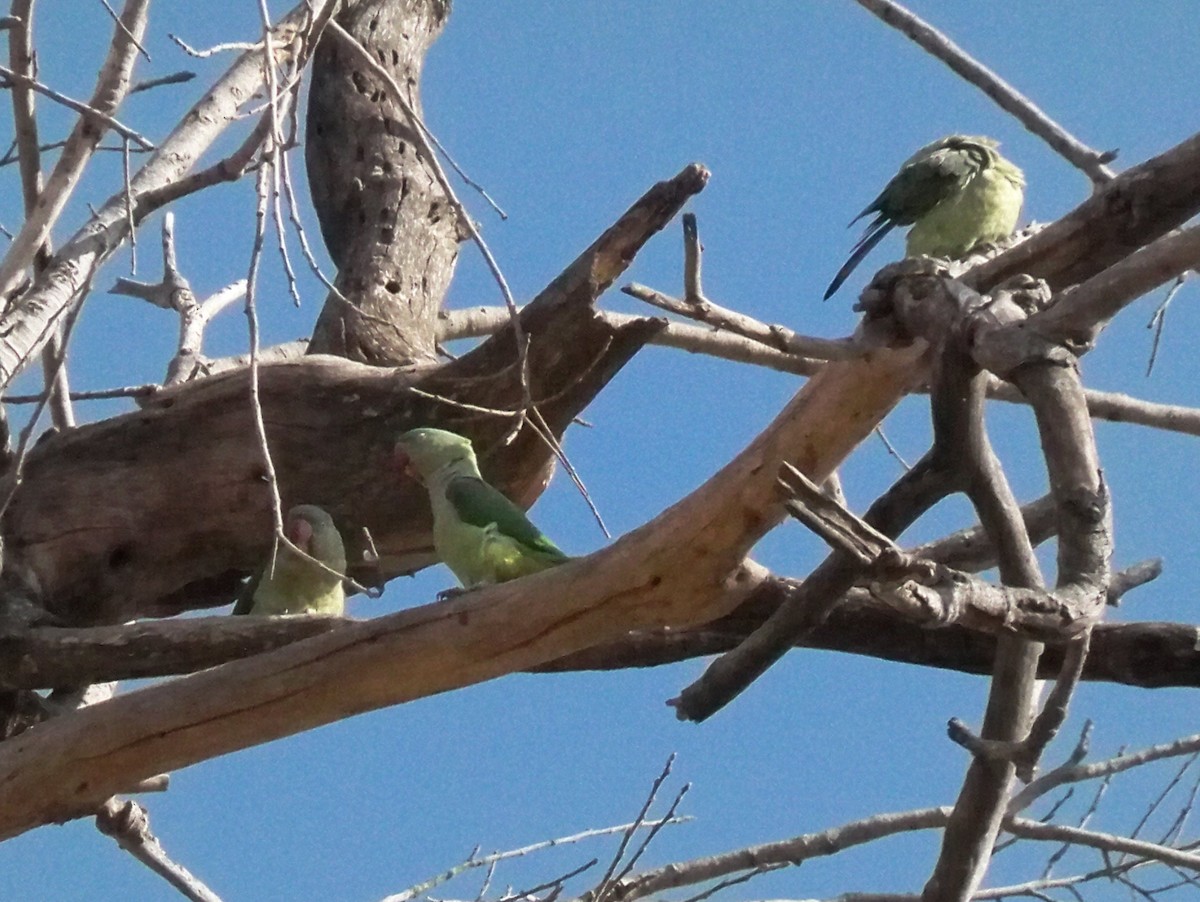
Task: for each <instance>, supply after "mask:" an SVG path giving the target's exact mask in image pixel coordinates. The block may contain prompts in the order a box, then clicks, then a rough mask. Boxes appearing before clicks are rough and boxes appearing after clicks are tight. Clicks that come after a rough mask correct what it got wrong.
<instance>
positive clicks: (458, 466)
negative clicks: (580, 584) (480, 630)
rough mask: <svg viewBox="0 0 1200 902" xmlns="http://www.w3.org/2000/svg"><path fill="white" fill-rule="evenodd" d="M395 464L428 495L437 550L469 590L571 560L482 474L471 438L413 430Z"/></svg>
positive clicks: (402, 442) (401, 443)
mask: <svg viewBox="0 0 1200 902" xmlns="http://www.w3.org/2000/svg"><path fill="white" fill-rule="evenodd" d="M395 460H396V464H397V466H399V467H400V468H401V469H402V470H403V471H404V472H407V473H410V474H412V475H415V476H416V477H417V478H419V479H420V480H421V481H422V482H423V483H424V484H425V487H426V488H427V489H428V490H429V502H430V505H431V506H432V508H433V547H434V550H435V551H436V552H437V555H438V557H439V558H440V559H441V560H442V562H443V563H445V564H446V566H448V567H449V568H450V569H451V570H452V571H453V572H454V575H455V576H457V577H458V580H459V582H461V583H462V584H463V586H464V587H466V588H468V589H473V588H475V587H476V586H486V585H491V584H494V583H503V582H508V581H509V580H510V579H517V578H518V577H521V576H525V575H527V574H530V573H537V572H538V571H539V570H545V569H547V568H548V567H553V566H555V565H556V564H561V563H563V562H564V561H566V560H568V557H567V556H566V555H565V554H563V553H562V551H560V550H559V549H558V546H556V545H555V544H554V543H553V542H551V541H550V540H549V539H548V538H546V536H545V535H543V534H542V532H541V531H540V530H539V529H538V528H537V527H536V526H534V525H533V524H532V523H530V522H529V519H528V518H527V517H526V516H525V514H524V512H522V510H521V509H520V508H519V507H517V506H516V505H515V504H513V503H512V502H511V501H509V500H508V499H507V498H505V497H504V496H503V495H502V494H500V492H499V491H497V490H496V489H495V488H493V487H492V486H490V485H488V484H487V483H486V482H484V480H483V477H482V476H480V474H479V465H478V463H477V462H476V460H475V451H474V449H473V448H472V447H471V441H470V439H467V438H464V437H463V436H461V435H458V434H456V433H453V432H447V431H446V430H444V429H429V428H423V429H413V430H410V431H408V432H406V433H404V434H403V435H401V436H400V438H399V439H398V440H397V442H396V451H395Z"/></svg>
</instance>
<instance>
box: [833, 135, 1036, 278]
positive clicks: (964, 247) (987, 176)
mask: <svg viewBox="0 0 1200 902" xmlns="http://www.w3.org/2000/svg"><path fill="white" fill-rule="evenodd" d="M998 146H999V145H998V144H997V143H996V142H995V141H993V140H992V139H991V138H984V137H980V136H972V135H950V136H949V137H947V138H942V139H941V140H940V141H934V142H933V143H932V144H929V145H927V146H925V147H922V148H921V149H920V150H918V151H917V152H916V153H915V154H913V155H912V156H911V157H909V158H908V159H907V160H906V161H905V162H904V165H903V166H901V167H900V171H899V172H897V173H896V174H895V176H893V177H892V180H891V181H890V182H888V183H887V186H886V187H885V188H884V189H883V191H882V192H881V193H880V195H879V197H877V198H875V200H874V201H872V202H871V204H870V206H868V207H867V208H866V209H865V210H863V211H862V212H861V213H859V214H858V215H857V216H855V217H854V219H853V220H851V222H850V224H851V225H854V223H856V222H858V221H859V220H860V219H862V218H863V217H864V216H867V215H869V214H871V213H875V214H877V215H876V216H875V218H874V219H873V220H871V223H870V225H868V226H867V228H866V231H865V232H863V236H862V238H860V239H859V240H858V243H857V244H855V245H854V250H853V251H852V252H851V254H850V259H849V260H847V261H846V263H845V265H844V266H842V268H841V269H839V270H838V274H837V275H836V276H834V277H833V281H832V282H830V283H829V288H827V289H826V290H825V299H826V300H828V299H829V297H830V296H831V295H832V294H833V293H834V292H835V291H837V290H838V288H840V287H841V285H842V283H843V282H844V281H846V277H847V276H849V275H850V273H851V272H853V271H854V267H856V266H858V264H859V263H861V262H862V259H863V257H865V256H866V255H867V254H868V253H869V252H870V251H871V248H873V247H874V246H875V245H876V244H878V243H879V241H880V239H881V238H883V236H884V235H886V234H887V233H888V232H890V231H891V230H892V228H893V227H894V226H898V225H901V226H905V225H911V226H912V228H911V229H910V230H909V232H908V241H907V244H906V248H905V250H906V253H907V255H908V256H910V257H915V256H917V255H918V254H926V255H928V256H930V257H949V258H951V259H953V258H956V257H962V256H965V255H966V254H967V252H968V251H970V250H971V249H972V248H973V247H975V245H977V244H983V243H985V242H990V241H999V240H1000V239H1002V238H1007V237H1008V236H1009V235H1011V234H1012V231H1013V229H1014V228H1016V225H1017V217H1018V216H1019V215H1020V213H1021V202H1022V201H1023V200H1024V198H1025V177H1024V175H1023V174H1022V173H1021V170H1020V169H1018V168H1017V167H1016V166H1014V165H1013V164H1012V163H1010V162H1009V161H1008V160H1006V159H1004V157H1002V156H1000V154H999V153H998V152H997V150H996V148H997V147H998Z"/></svg>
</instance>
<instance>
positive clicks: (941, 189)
mask: <svg viewBox="0 0 1200 902" xmlns="http://www.w3.org/2000/svg"><path fill="white" fill-rule="evenodd" d="M979 168H980V161H979V159H978V156H977V155H976V154H974V153H972V151H971V149H970V148H969V147H965V146H957V145H952V146H950V147H941V148H938V149H937V150H935V151H932V152H931V153H927V154H924V155H922V156H919V157H917V158H916V159H914V160H911V161H909V162H908V163H906V164H905V165H904V166H903V167H901V169H900V171H899V172H897V173H896V175H895V176H894V177H893V178H892V180H891V181H890V182H888V183H887V187H886V188H884V189H883V191H882V192H881V193H880V195H879V197H877V198H876V199H875V203H874V204H872V205H871V206H870V207H868V208H867V209H866V210H864V211H863V214H862V215H866V214H867V213H871V212H876V211H877V212H878V213H879V215H880V216H883V217H886V218H887V219H890V220H891V221H892V222H894V223H895V224H896V225H912V224H913V223H914V222H916V221H917V220H918V219H920V218H921V217H922V216H924V215H925V214H926V213H928V212H929V211H930V210H932V209H933V208H934V207H936V206H937V205H938V204H940V203H941V202H942V201H944V200H945V199H946V198H948V197H950V196H951V195H952V194H953V193H954V192H955V191H957V190H959V189H961V188H962V186H963V185H965V184H966V183H967V181H969V180H970V178H971V176H972V175H974V174H975V173H976V172H978V171H979Z"/></svg>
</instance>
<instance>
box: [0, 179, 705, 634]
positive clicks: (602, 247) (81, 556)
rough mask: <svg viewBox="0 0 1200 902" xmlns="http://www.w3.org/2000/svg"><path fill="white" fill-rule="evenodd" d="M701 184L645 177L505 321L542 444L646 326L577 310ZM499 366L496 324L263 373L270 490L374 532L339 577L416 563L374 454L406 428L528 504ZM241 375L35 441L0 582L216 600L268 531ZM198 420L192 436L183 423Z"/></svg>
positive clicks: (141, 599) (502, 347)
mask: <svg viewBox="0 0 1200 902" xmlns="http://www.w3.org/2000/svg"><path fill="white" fill-rule="evenodd" d="M707 177H708V173H707V172H706V171H705V170H704V168H703V167H701V166H698V165H693V166H689V167H687V168H685V169H684V170H683V171H682V172H680V173H679V174H678V175H677V176H676V177H675V178H673V179H670V180H668V181H665V182H662V183H660V184H658V185H656V186H654V187H653V188H651V189H650V191H648V192H647V193H646V194H645V195H644V196H643V197H642V198H640V199H639V200H638V201H637V202H636V203H635V204H634V205H633V206H632V207H631V208H630V209H629V210H628V211H626V213H625V214H624V215H623V216H622V217H621V218H620V219H618V220H617V222H616V223H614V224H613V225H612V226H611V227H610V228H609V229H608V230H607V231H605V232H604V233H603V234H602V235H601V236H600V237H599V238H598V239H597V240H596V242H594V243H593V245H592V246H591V247H590V248H588V249H587V250H586V251H585V252H584V253H583V254H582V255H580V257H579V258H578V259H577V260H575V261H574V262H573V263H572V264H571V265H570V266H569V267H568V268H567V269H566V270H564V272H563V273H562V274H560V275H559V276H558V278H556V279H555V280H554V281H553V282H552V283H551V284H550V285H549V286H548V287H547V288H546V289H545V290H544V291H543V292H542V293H541V294H540V295H539V296H538V297H537V298H536V299H535V300H534V301H532V302H531V303H530V304H528V305H527V306H526V308H525V310H524V311H523V313H522V314H521V323H522V328H523V330H524V332H525V334H526V335H527V336H529V338H530V341H531V344H530V349H529V364H530V373H529V379H528V385H529V387H530V389H531V390H532V395H533V400H534V401H535V402H536V403H537V405H538V408H539V410H540V412H541V414H542V416H543V417H545V419H546V421H547V422H548V424H549V428H550V429H551V431H553V432H554V434H555V435H556V436H560V435H561V434H562V432H563V431H564V430H565V429H566V427H567V425H568V424H569V423H570V422H571V421H572V419H573V418H574V417H575V416H576V415H577V414H578V413H579V412H580V411H581V410H582V409H583V408H584V407H585V406H586V405H587V403H588V402H589V401H590V400H591V398H592V397H594V396H595V394H596V392H598V391H599V390H600V389H601V388H602V387H603V386H604V385H605V384H606V383H607V381H608V380H609V379H610V378H611V377H612V376H613V374H614V373H616V371H617V370H618V369H620V368H621V366H623V365H624V363H625V362H626V361H627V360H628V359H629V357H630V356H632V354H633V353H635V352H636V351H637V349H638V348H640V347H641V346H642V345H643V344H644V343H645V342H646V340H647V339H648V338H649V337H650V336H651V335H653V334H654V333H655V332H656V331H657V330H658V329H659V328H661V322H660V321H655V320H635V321H632V322H629V323H627V324H625V325H622V326H619V327H617V328H613V327H611V326H610V325H608V324H607V323H606V322H604V321H603V320H602V319H600V318H598V317H596V316H595V315H594V312H593V309H592V303H593V301H594V300H595V299H596V297H597V296H598V295H599V294H600V292H602V291H603V290H604V289H605V288H607V287H608V286H609V285H610V284H611V283H612V281H613V280H614V279H615V278H617V277H618V276H619V275H620V274H621V272H622V271H623V270H624V269H625V267H626V266H627V265H628V264H629V262H630V261H631V260H632V259H633V257H634V256H635V254H636V253H637V252H638V250H639V249H640V248H641V246H642V245H643V244H644V243H645V242H646V241H647V240H648V239H649V238H650V236H652V235H653V234H654V233H655V232H657V231H658V230H659V229H661V228H662V226H663V225H665V224H666V223H667V222H668V221H669V220H670V219H671V217H672V216H674V215H675V214H676V213H677V212H678V210H679V208H680V207H681V206H682V205H683V204H684V203H685V202H686V200H687V199H688V198H689V197H691V196H692V195H694V194H695V193H696V192H698V191H700V190H701V189H702V188H703V187H704V184H705V182H706V180H707ZM515 360H516V348H515V345H514V341H513V333H512V330H511V328H510V329H506V330H504V331H502V332H500V333H498V334H497V335H495V336H493V337H492V338H490V339H489V340H487V341H486V342H484V343H483V344H481V345H479V346H478V347H477V348H475V349H474V350H472V351H471V352H470V353H468V354H466V355H464V356H463V357H461V358H459V359H458V360H456V361H453V362H452V363H450V364H447V365H445V366H440V367H425V368H415V369H410V370H388V369H383V368H379V367H368V366H364V365H362V364H356V363H353V362H351V361H346V360H341V359H337V358H330V357H323V356H313V357H310V358H306V359H304V360H301V361H295V362H287V363H280V364H273V365H267V366H263V367H261V368H260V372H259V383H260V385H259V388H260V396H261V399H262V404H263V410H264V415H265V419H266V425H267V433H268V439H269V442H270V448H271V454H272V458H273V460H274V464H275V467H276V469H277V471H278V473H279V478H280V484H281V488H282V491H283V494H284V500H285V501H286V502H287V503H288V504H292V503H300V502H303V503H312V504H320V505H321V506H323V507H325V508H326V509H327V510H329V511H330V513H331V514H333V516H334V519H335V520H336V521H337V523H338V526H339V527H340V528H341V529H342V533H343V535H345V536H348V537H349V536H355V537H357V536H360V535H361V528H362V527H364V526H365V527H367V528H368V529H369V530H370V532H371V535H372V536H373V537H374V539H375V542H376V545H377V547H378V551H379V553H380V555H381V558H380V560H379V561H378V562H377V563H372V564H371V565H369V566H368V565H365V564H363V563H362V562H361V561H362V559H361V555H359V554H357V553H356V552H357V551H359V550H360V549H355V548H352V549H351V555H350V556H351V559H352V560H354V561H356V564H355V565H354V566H352V567H351V570H350V575H351V576H352V577H354V578H355V579H356V580H358V581H359V582H363V583H367V584H372V585H375V584H379V583H380V582H382V581H383V580H385V579H388V578H391V577H393V576H396V575H397V574H400V573H405V572H410V571H412V570H413V569H416V568H418V567H422V566H426V565H428V564H429V563H430V562H431V561H432V560H433V556H432V543H431V539H430V536H429V513H428V504H429V502H428V495H427V493H426V491H425V489H424V488H422V487H421V486H419V485H417V484H416V483H413V482H411V481H402V480H399V479H398V478H397V476H396V475H395V474H394V472H392V470H391V468H390V466H389V465H388V463H387V462H388V461H389V460H390V456H391V448H392V444H393V443H394V441H395V437H396V435H398V434H399V433H400V432H403V431H404V430H406V429H410V428H412V427H414V426H419V425H428V424H432V423H438V424H440V425H444V426H446V427H447V428H452V429H455V430H457V431H461V432H463V433H465V434H467V435H470V436H471V437H472V438H473V439H474V441H475V445H476V448H477V449H478V450H479V451H480V452H481V458H482V459H483V460H482V466H483V470H484V473H485V475H487V476H488V477H489V478H490V479H492V480H493V481H494V482H495V483H496V484H498V485H500V486H501V487H502V488H504V489H505V490H506V491H507V492H508V493H509V494H510V495H511V496H512V497H513V498H515V499H516V500H518V501H519V502H521V503H523V504H525V505H526V506H528V505H530V504H532V503H533V500H534V499H535V498H536V497H537V496H538V495H539V494H540V493H541V491H542V489H543V488H544V487H545V484H546V481H547V479H548V476H549V467H550V466H551V465H552V463H551V462H552V457H551V452H550V450H549V448H547V447H546V446H545V445H544V443H543V442H542V441H541V439H540V438H538V437H537V436H536V435H535V434H534V433H533V431H532V430H531V429H526V430H524V431H523V432H522V434H521V436H520V437H518V438H517V440H516V441H514V442H512V443H510V444H508V445H506V446H503V447H499V446H498V442H499V440H500V438H501V437H502V436H503V435H504V434H505V432H506V431H507V429H508V426H509V423H510V417H508V416H505V415H503V412H504V411H510V412H511V411H515V410H517V409H519V408H520V402H521V399H522V396H523V390H524V386H523V385H522V379H521V374H520V372H519V369H518V368H516V367H514V366H513V363H514V361H515ZM248 375H249V374H248V373H247V371H245V370H242V371H238V372H230V373H224V374H221V375H220V376H215V377H212V378H210V379H206V380H200V381H197V382H192V383H187V384H184V385H181V386H178V387H177V388H175V389H172V390H164V391H163V392H160V393H159V394H157V395H156V396H155V397H154V398H152V399H150V400H149V401H147V402H146V405H145V408H144V409H143V410H141V411H138V412H136V413H132V414H126V415H124V416H121V417H116V418H114V419H111V420H106V421H104V422H100V423H93V424H89V425H86V426H83V427H81V428H79V429H77V430H74V431H72V432H71V433H70V434H63V435H58V436H54V437H52V438H48V439H46V440H45V441H44V442H42V443H41V444H40V445H39V446H38V447H36V448H35V449H34V450H33V452H32V453H31V454H30V456H29V458H28V461H27V464H26V469H25V479H24V482H23V484H22V485H21V487H20V489H19V490H18V491H17V493H16V495H15V496H14V499H13V503H12V504H11V505H10V507H9V510H8V511H7V513H6V515H5V520H4V528H5V541H6V543H7V544H6V562H5V563H6V573H7V575H8V576H9V578H10V579H13V578H16V579H18V580H19V581H20V582H22V583H24V585H25V586H27V587H29V589H30V590H32V594H33V595H34V596H36V597H38V598H39V599H41V600H42V602H43V603H44V605H45V606H46V607H47V608H48V609H49V610H51V611H52V612H54V613H56V614H58V615H60V616H62V617H63V618H65V619H66V620H67V621H68V622H71V623H75V624H84V623H105V622H109V623H111V622H122V621H125V620H128V619H131V618H132V617H135V616H153V615H164V614H171V613H176V612H178V611H179V610H182V609H186V608H193V607H203V606H211V605H214V604H223V603H226V602H228V601H229V600H230V598H231V597H232V593H233V591H234V589H235V588H236V586H237V583H238V582H239V580H240V579H241V578H242V577H243V576H245V575H246V574H248V573H249V572H251V571H253V570H254V569H256V568H257V567H258V566H259V565H260V564H261V561H262V560H263V559H264V558H265V557H266V555H267V553H268V550H269V547H270V544H269V543H270V540H271V529H270V498H269V494H268V492H267V491H266V487H265V486H264V485H263V483H262V481H261V474H262V464H261V457H260V449H259V447H258V445H257V443H256V442H255V441H254V437H253V436H254V431H253V426H252V420H251V408H250V405H249V404H248V402H247V396H248V395H247V390H248V388H247V379H248ZM463 405H468V407H464V406H463ZM472 405H473V406H474V408H476V409H474V410H473V409H470V406H472ZM479 408H487V409H489V410H493V411H501V414H500V415H493V414H488V413H486V412H479V410H478V409H479ZM196 422H203V423H204V424H205V429H204V431H203V432H202V433H196V432H195V431H194V430H193V429H191V428H190V424H193V423H196ZM314 443H316V444H315V445H314ZM314 447H319V448H321V451H322V453H320V454H314V453H313V448H314ZM130 485H137V486H139V487H140V490H139V491H138V492H136V493H131V492H129V491H128V486H130ZM181 510H186V511H188V512H189V515H188V516H187V517H181V516H179V511H181Z"/></svg>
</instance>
